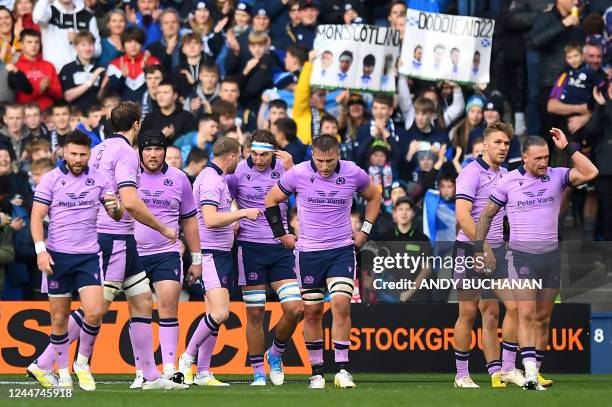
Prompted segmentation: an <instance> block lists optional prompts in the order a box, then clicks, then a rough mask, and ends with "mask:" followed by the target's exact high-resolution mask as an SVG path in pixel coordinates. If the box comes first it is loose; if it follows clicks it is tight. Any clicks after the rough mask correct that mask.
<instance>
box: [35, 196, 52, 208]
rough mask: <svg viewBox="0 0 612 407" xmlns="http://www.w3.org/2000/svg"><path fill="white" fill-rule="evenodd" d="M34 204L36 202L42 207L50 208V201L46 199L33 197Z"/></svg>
mask: <svg viewBox="0 0 612 407" xmlns="http://www.w3.org/2000/svg"><path fill="white" fill-rule="evenodd" d="M34 202H38V203H41V204H43V205H47V206H51V201H49V200H47V199H44V198H41V197H39V196H35V197H34Z"/></svg>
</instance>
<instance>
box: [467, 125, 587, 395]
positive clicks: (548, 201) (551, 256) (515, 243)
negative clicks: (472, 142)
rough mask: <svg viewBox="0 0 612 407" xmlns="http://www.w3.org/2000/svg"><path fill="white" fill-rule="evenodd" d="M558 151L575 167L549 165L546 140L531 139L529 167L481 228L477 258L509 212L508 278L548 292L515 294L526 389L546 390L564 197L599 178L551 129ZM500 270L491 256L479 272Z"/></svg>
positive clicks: (502, 189)
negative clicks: (543, 374) (543, 379)
mask: <svg viewBox="0 0 612 407" xmlns="http://www.w3.org/2000/svg"><path fill="white" fill-rule="evenodd" d="M550 135H551V136H552V139H553V142H554V143H555V145H556V146H557V148H558V149H560V150H562V151H563V152H565V153H566V154H567V156H568V158H570V159H571V161H572V164H573V168H571V169H570V168H562V167H557V168H552V167H549V166H548V160H549V157H550V153H549V150H548V144H547V142H546V140H545V139H544V138H542V137H539V136H530V137H527V139H526V140H525V142H524V143H523V152H522V153H523V163H524V164H523V165H522V166H520V167H519V168H518V169H516V170H514V171H511V172H509V173H508V174H507V175H506V176H504V177H503V178H502V179H501V180H500V181H499V182H498V183H497V185H496V186H495V189H494V190H493V192H492V193H491V195H490V198H489V199H490V201H489V202H488V203H487V206H486V207H485V208H484V210H483V211H482V214H481V215H480V219H479V221H478V224H477V225H476V238H475V241H474V255H475V256H477V257H478V256H483V253H490V252H491V248H490V245H489V243H488V242H485V238H486V237H487V235H488V233H489V229H490V228H491V224H492V222H493V219H494V218H495V216H496V215H497V213H498V212H499V211H501V209H502V208H505V209H506V214H507V216H508V223H509V224H510V242H509V251H510V252H511V253H509V256H508V276H509V278H510V279H512V280H517V281H520V280H527V282H530V281H531V282H539V283H540V284H541V285H542V289H537V288H531V287H529V286H528V287H526V288H524V289H517V290H514V297H515V299H516V301H517V306H518V343H519V347H520V349H521V356H522V359H523V365H524V367H525V385H524V387H523V388H524V389H525V390H545V388H544V387H543V386H542V385H541V384H539V383H538V372H539V369H540V365H541V363H542V360H543V358H544V351H545V350H546V347H547V345H548V334H549V333H548V327H549V325H548V324H549V323H550V315H551V313H552V310H553V307H554V304H555V298H556V297H557V294H558V293H559V288H560V270H561V254H560V251H559V235H558V228H557V226H558V225H557V223H558V219H559V209H560V205H561V197H562V194H563V190H564V189H565V188H566V187H569V186H572V187H576V186H579V185H582V184H584V183H586V182H588V181H591V180H592V179H594V178H595V177H596V176H597V173H598V171H597V167H595V165H593V163H592V162H591V161H590V160H589V159H588V158H587V157H586V156H584V155H583V154H582V153H580V152H579V151H576V150H575V149H574V147H572V145H571V144H569V143H568V142H567V137H566V136H565V134H564V133H563V132H562V131H561V130H559V129H556V128H553V129H551V130H550ZM494 268H495V259H494V258H493V257H492V256H490V255H487V256H485V257H484V265H483V267H480V265H478V264H477V269H480V270H477V271H481V272H482V271H484V270H486V269H494Z"/></svg>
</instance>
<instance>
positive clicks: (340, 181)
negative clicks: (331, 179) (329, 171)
mask: <svg viewBox="0 0 612 407" xmlns="http://www.w3.org/2000/svg"><path fill="white" fill-rule="evenodd" d="M344 184H346V180H345V179H344V177H338V178H336V185H344Z"/></svg>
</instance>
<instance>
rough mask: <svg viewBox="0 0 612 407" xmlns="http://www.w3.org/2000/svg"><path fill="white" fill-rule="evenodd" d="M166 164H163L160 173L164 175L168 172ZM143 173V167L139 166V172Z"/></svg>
mask: <svg viewBox="0 0 612 407" xmlns="http://www.w3.org/2000/svg"><path fill="white" fill-rule="evenodd" d="M168 168H169V167H168V164H166V163H164V165H162V167H161V173H162V174H165V173H167V172H168ZM144 171H145V168H144V165H142V164H140V172H141V173H143V172H144Z"/></svg>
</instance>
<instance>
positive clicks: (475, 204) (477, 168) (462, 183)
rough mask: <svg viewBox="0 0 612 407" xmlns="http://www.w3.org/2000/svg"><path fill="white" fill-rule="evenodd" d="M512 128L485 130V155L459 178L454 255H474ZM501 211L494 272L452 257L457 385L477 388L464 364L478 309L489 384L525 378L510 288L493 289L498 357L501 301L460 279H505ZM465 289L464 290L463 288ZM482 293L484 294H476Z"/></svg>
mask: <svg viewBox="0 0 612 407" xmlns="http://www.w3.org/2000/svg"><path fill="white" fill-rule="evenodd" d="M513 133H514V129H513V128H512V126H511V125H508V124H504V123H502V122H495V123H492V124H491V125H489V126H488V127H487V128H486V130H485V132H484V154H483V155H481V156H478V158H476V160H474V161H472V162H471V163H470V164H468V165H467V166H466V167H465V168H464V169H463V170H462V171H461V173H460V174H459V177H458V178H457V194H456V216H457V223H458V224H459V227H460V230H459V233H458V235H457V241H456V243H455V247H454V256H453V257H454V258H455V259H459V258H461V257H463V259H469V258H472V259H474V251H473V241H474V238H475V235H476V222H477V221H478V217H479V216H480V212H482V210H483V208H484V207H485V206H486V204H487V202H488V200H489V195H490V194H491V191H492V190H493V188H494V186H495V184H496V183H497V182H499V180H500V179H501V178H503V177H504V176H505V175H506V174H507V172H508V170H506V169H505V168H503V167H501V164H503V163H504V161H505V160H506V157H507V155H508V151H509V148H510V140H511V139H512V135H513ZM504 215H505V213H504V211H503V210H500V211H499V212H498V213H497V215H495V218H494V219H493V221H492V223H491V229H490V230H489V233H488V234H487V237H486V239H487V242H488V243H489V245H490V247H491V248H492V250H493V251H492V252H488V255H492V256H494V257H495V259H496V264H497V267H496V269H495V272H494V273H492V274H491V275H488V276H486V277H485V276H483V275H482V274H478V273H476V272H475V271H474V269H473V268H468V267H466V263H467V262H466V261H461V262H459V261H456V262H455V264H457V265H459V266H457V267H456V268H455V271H454V278H455V279H457V280H459V284H458V289H457V291H458V297H459V316H458V318H457V322H456V323H455V335H454V337H455V364H456V366H457V374H456V376H455V384H454V386H455V387H459V388H477V387H480V386H478V385H477V384H476V383H474V381H473V380H472V379H471V377H470V373H469V369H468V364H469V356H470V342H471V331H472V326H473V325H474V320H475V318H476V313H477V312H478V310H479V309H480V313H481V315H482V331H483V333H482V336H483V340H482V342H483V348H484V349H483V351H484V355H485V359H486V361H487V370H488V372H489V374H490V375H491V386H492V387H506V383H507V382H508V383H514V384H516V385H517V386H523V385H524V384H525V379H524V377H523V375H522V374H521V372H520V371H519V370H517V369H516V366H515V364H516V348H517V344H516V327H517V318H518V314H517V308H516V302H515V301H514V299H513V296H512V292H507V290H504V292H495V294H497V296H498V297H499V299H500V300H502V301H503V302H504V306H505V307H506V315H505V317H504V322H503V325H502V336H503V339H504V343H503V348H504V350H503V355H502V361H500V360H499V352H500V350H499V338H498V334H497V327H498V320H499V305H498V302H497V301H496V300H495V299H494V298H485V295H486V293H480V292H479V291H480V290H473V289H470V288H469V287H468V286H465V287H464V286H463V284H462V283H463V282H469V280H476V279H478V278H494V279H504V278H507V277H508V272H507V266H506V261H505V256H506V250H505V248H504V247H503V245H504V236H503V228H504ZM462 287H464V288H462ZM481 295H482V296H483V297H482V298H481V297H480V296H481Z"/></svg>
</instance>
